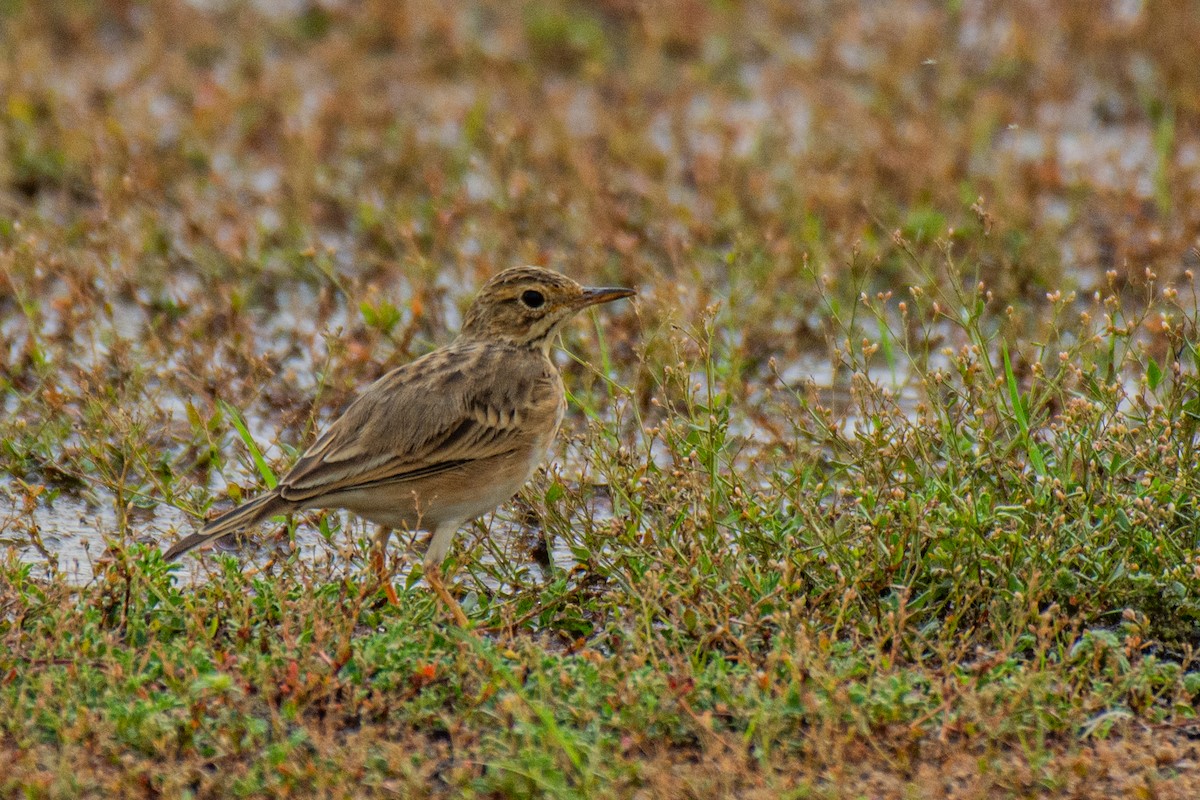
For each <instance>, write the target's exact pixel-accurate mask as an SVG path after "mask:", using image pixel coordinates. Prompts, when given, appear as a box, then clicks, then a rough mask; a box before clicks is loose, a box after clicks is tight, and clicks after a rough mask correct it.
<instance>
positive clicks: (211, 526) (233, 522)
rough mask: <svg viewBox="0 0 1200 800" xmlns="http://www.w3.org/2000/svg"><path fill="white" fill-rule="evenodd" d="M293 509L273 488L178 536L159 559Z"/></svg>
mask: <svg viewBox="0 0 1200 800" xmlns="http://www.w3.org/2000/svg"><path fill="white" fill-rule="evenodd" d="M294 509H295V505H294V504H292V503H289V502H288V501H287V500H284V499H283V498H282V497H280V496H279V492H278V491H277V490H272V491H269V492H267V493H266V494H263V495H260V496H259V497H256V498H254V499H253V500H251V501H250V502H249V503H246V504H244V505H240V506H238V507H237V508H235V509H233V510H232V511H228V512H226V513H224V514H222V515H221V516H219V517H217V518H216V519H214V520H213V521H212V522H210V523H208V524H207V525H205V526H204V527H203V528H201V529H200V530H199V531H198V532H197V533H193V534H192V535H191V536H185V537H184V538H182V539H180V540H179V541H178V542H176V543H175V544H174V545H172V546H171V548H170V549H169V550H167V552H165V553H163V558H164V559H166V560H167V561H171V560H173V559H176V558H179V557H180V556H181V555H183V554H184V553H186V552H187V551H189V550H192V549H195V548H197V547H201V546H203V545H206V544H209V543H211V542H215V541H216V540H217V539H220V538H221V537H223V536H228V535H229V534H231V533H236V532H237V531H240V530H241V529H242V528H248V527H250V526H251V525H256V524H257V523H259V522H262V521H263V520H264V519H267V518H268V517H274V516H276V515H278V514H286V513H288V512H289V511H292V510H294Z"/></svg>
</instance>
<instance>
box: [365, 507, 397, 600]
mask: <svg viewBox="0 0 1200 800" xmlns="http://www.w3.org/2000/svg"><path fill="white" fill-rule="evenodd" d="M391 535H392V529H391V528H388V527H385V526H383V525H380V526H379V530H377V531H376V532H375V536H374V537H373V538H372V539H371V568H372V570H373V571H374V573H375V577H376V578H378V579H379V583H380V585H382V586H383V593H384V594H385V595H387V599H388V602H389V603H391V604H392V605H394V606H398V605H400V598H399V597H397V596H396V587H394V586H392V576H391V575H390V574H389V573H388V571H387V543H388V539H389V538H391Z"/></svg>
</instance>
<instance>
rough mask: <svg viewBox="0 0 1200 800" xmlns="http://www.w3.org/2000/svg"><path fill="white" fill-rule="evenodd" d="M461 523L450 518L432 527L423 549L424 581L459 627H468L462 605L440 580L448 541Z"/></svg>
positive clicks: (448, 549)
mask: <svg viewBox="0 0 1200 800" xmlns="http://www.w3.org/2000/svg"><path fill="white" fill-rule="evenodd" d="M461 524H462V522H461V521H460V520H450V521H445V522H442V523H440V524H438V525H436V526H435V527H434V529H433V538H432V539H430V540H429V547H428V548H427V549H426V550H425V562H424V567H425V582H426V583H428V584H429V586H430V588H432V589H433V590H434V591H435V592H437V596H438V597H440V598H441V599H442V602H443V603H445V604H446V607H447V608H448V609H450V613H451V614H453V615H454V621H455V622H457V623H458V625H459V627H460V628H468V627H470V625H469V623H468V622H467V615H466V614H464V613H463V610H462V606H460V605H459V604H458V601H457V600H455V599H454V598H453V597H452V596H451V595H450V592H448V591H446V584H445V583H443V582H442V561H443V560H444V559H445V558H446V553H448V552H450V543H451V542H452V541H453V540H454V533H455V531H457V530H458V527H459V525H461Z"/></svg>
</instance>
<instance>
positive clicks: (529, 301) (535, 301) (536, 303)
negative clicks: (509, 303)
mask: <svg viewBox="0 0 1200 800" xmlns="http://www.w3.org/2000/svg"><path fill="white" fill-rule="evenodd" d="M521 302H522V303H524V304H525V305H526V306H528V307H529V308H541V306H542V304H543V303H545V302H546V296H545V295H544V294H542V293H541V292H539V291H536V290H534V289H526V290H525V291H523V292H521Z"/></svg>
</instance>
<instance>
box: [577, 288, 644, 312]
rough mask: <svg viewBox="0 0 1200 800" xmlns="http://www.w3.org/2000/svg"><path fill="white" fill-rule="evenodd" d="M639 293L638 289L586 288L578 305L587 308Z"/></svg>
mask: <svg viewBox="0 0 1200 800" xmlns="http://www.w3.org/2000/svg"><path fill="white" fill-rule="evenodd" d="M635 294H637V290H636V289H623V288H620V287H616V288H605V289H595V288H591V287H589V288H586V289H584V290H583V294H581V295H580V296H579V300H578V301H577V302H576V305H577V306H578V307H579V308H587V307H588V306H594V305H599V304H600V303H611V302H612V301H613V300H620V299H621V298H622V297H633V296H634V295H635Z"/></svg>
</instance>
